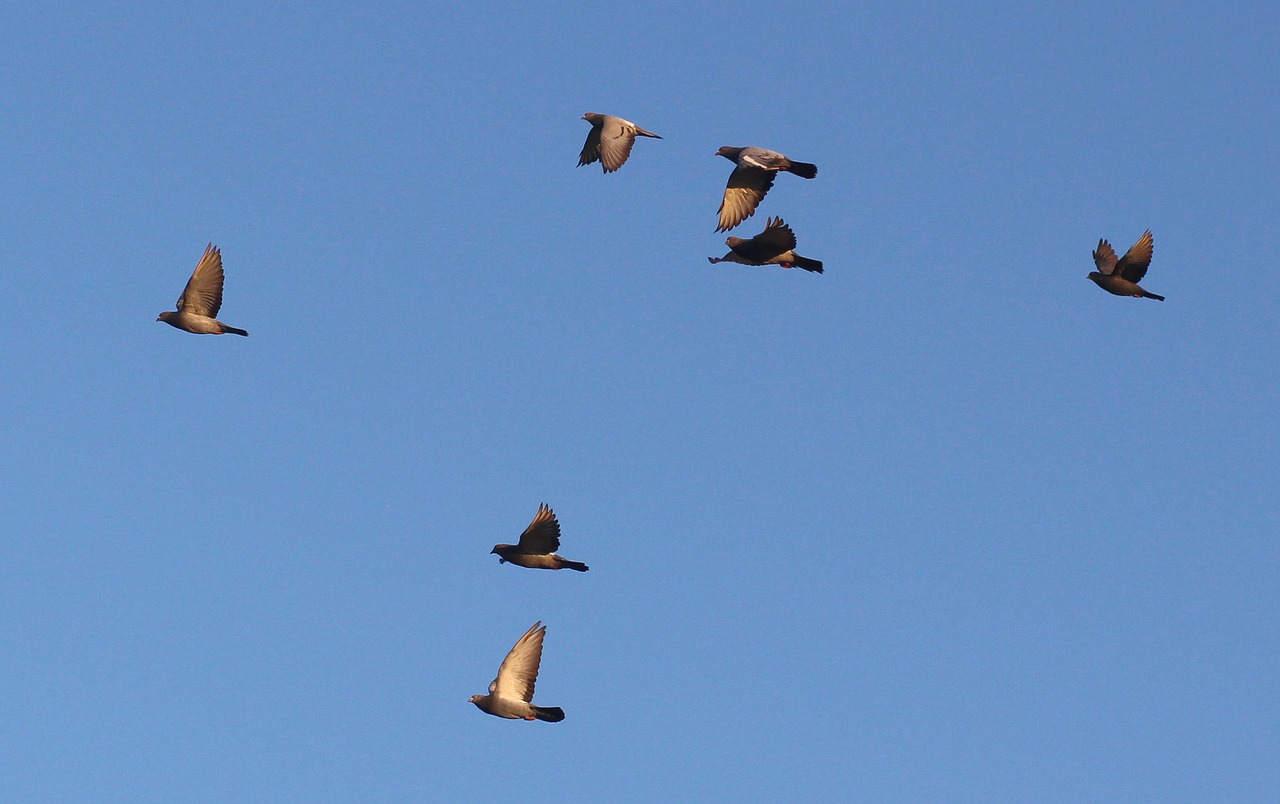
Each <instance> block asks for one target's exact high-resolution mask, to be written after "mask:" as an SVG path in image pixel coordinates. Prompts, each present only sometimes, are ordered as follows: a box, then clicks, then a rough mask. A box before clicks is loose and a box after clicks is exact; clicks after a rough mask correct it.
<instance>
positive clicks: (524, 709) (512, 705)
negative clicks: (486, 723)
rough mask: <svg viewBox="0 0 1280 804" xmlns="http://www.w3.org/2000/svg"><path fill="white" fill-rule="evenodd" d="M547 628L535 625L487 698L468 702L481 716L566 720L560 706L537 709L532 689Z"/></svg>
mask: <svg viewBox="0 0 1280 804" xmlns="http://www.w3.org/2000/svg"><path fill="white" fill-rule="evenodd" d="M546 633H547V627H546V626H545V625H543V624H542V621H541V620H539V621H538V622H536V623H534V624H533V626H532V627H530V628H529V630H528V631H525V632H524V636H522V637H520V639H519V641H517V642H516V644H515V647H513V648H512V649H511V652H510V653H508V654H507V658H505V659H503V660H502V666H501V667H499V668H498V677H497V678H495V679H494V680H493V683H491V684H490V685H489V694H488V695H472V696H471V697H470V698H468V699H467V700H468V701H469V702H471V703H473V704H475V705H476V707H477V708H479V709H480V711H481V712H486V713H488V714H490V715H494V716H495V717H505V718H507V719H508V720H545V721H546V722H548V723H559V722H560V721H562V720H564V710H563V709H561V708H560V707H558V706H534V705H533V703H532V701H533V685H534V683H535V682H537V680H538V666H539V665H540V664H542V639H543V637H545V636H546Z"/></svg>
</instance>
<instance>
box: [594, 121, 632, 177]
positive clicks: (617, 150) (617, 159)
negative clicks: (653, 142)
mask: <svg viewBox="0 0 1280 804" xmlns="http://www.w3.org/2000/svg"><path fill="white" fill-rule="evenodd" d="M601 129H602V130H601V132H600V134H599V137H600V161H601V162H603V163H604V172H605V173H612V172H613V171H615V170H617V169H618V168H620V167H622V165H623V164H624V163H625V162H626V161H627V157H628V156H631V146H633V145H635V144H636V135H635V134H634V133H632V132H631V130H630V129H629V128H628V127H627V126H625V125H623V124H622V123H621V122H619V121H618V120H617V119H616V118H613V117H606V118H605V121H604V125H603V126H601Z"/></svg>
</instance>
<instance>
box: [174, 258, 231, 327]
mask: <svg viewBox="0 0 1280 804" xmlns="http://www.w3.org/2000/svg"><path fill="white" fill-rule="evenodd" d="M178 309H179V310H181V311H183V312H188V313H195V314H196V315H203V316H208V317H209V318H217V316H218V310H220V309H222V252H221V251H219V250H218V248H217V246H215V245H213V244H212V243H210V244H209V245H208V246H206V247H205V250H204V256H203V257H201V258H200V262H199V263H197V264H196V270H195V271H194V272H193V273H192V274H191V278H190V279H189V280H187V286H186V287H185V288H183V290H182V295H181V296H179V297H178Z"/></svg>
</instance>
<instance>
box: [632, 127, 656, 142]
mask: <svg viewBox="0 0 1280 804" xmlns="http://www.w3.org/2000/svg"><path fill="white" fill-rule="evenodd" d="M636 133H637V134H639V135H640V136H642V137H653V138H654V139H655V140H660V139H662V137H659V136H658V135H657V134H654V133H653V132H652V131H645V130H644V129H642V128H640V127H639V126H636Z"/></svg>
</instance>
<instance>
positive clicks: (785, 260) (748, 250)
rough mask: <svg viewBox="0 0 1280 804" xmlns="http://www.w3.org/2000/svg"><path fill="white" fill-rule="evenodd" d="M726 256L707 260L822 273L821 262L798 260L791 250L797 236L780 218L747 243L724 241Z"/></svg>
mask: <svg viewBox="0 0 1280 804" xmlns="http://www.w3.org/2000/svg"><path fill="white" fill-rule="evenodd" d="M724 244H725V245H726V246H728V247H729V253H728V254H726V255H724V256H723V257H719V258H716V257H707V259H708V260H709V261H710V262H711V263H712V264H713V265H714V264H715V263H717V262H737V263H741V264H743V265H781V266H782V267H783V268H791V267H800V268H803V269H805V270H806V271H813V272H814V273H816V274H820V273H822V262H821V261H819V260H811V259H809V258H808V257H801V256H800V255H799V254H797V253H795V251H793V250H792V249H794V248H795V247H796V235H795V233H794V232H792V231H791V227H790V226H788V225H787V224H785V223H783V222H782V218H770V219H769V220H768V221H767V222H766V223H765V227H764V231H763V232H761V233H760V234H758V235H756V236H755V237H753V238H751V239H750V240H743V239H742V238H741V237H730V238H729V239H727V240H725V241H724Z"/></svg>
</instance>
